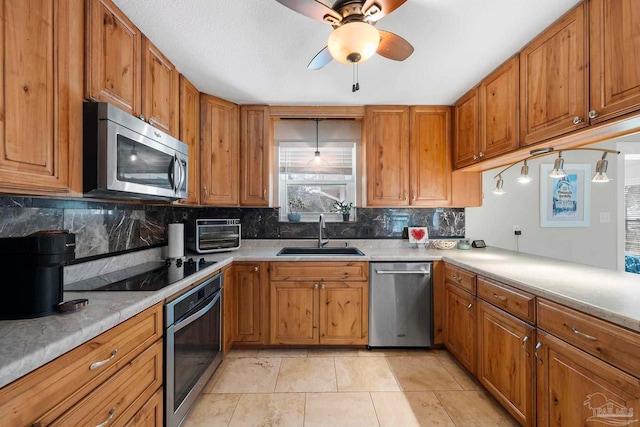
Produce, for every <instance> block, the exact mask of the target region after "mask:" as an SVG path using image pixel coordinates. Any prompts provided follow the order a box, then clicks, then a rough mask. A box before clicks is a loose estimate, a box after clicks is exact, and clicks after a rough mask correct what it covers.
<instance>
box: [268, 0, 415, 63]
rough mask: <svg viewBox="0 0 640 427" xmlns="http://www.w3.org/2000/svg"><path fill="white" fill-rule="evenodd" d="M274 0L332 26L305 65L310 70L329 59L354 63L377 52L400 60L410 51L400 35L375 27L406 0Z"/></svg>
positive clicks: (409, 45) (405, 57)
mask: <svg viewBox="0 0 640 427" xmlns="http://www.w3.org/2000/svg"><path fill="white" fill-rule="evenodd" d="M276 1H277V2H278V3H280V4H282V5H284V6H286V7H288V8H289V9H291V10H293V11H295V12H298V13H300V14H302V15H304V16H308V17H309V18H312V19H315V20H318V21H321V22H325V23H327V24H330V25H331V26H332V27H333V28H334V30H333V32H332V33H331V35H330V36H329V40H328V42H327V46H326V47H325V48H324V49H322V50H321V51H320V52H319V53H318V54H317V55H316V56H315V57H314V58H313V59H312V60H311V62H310V63H309V65H308V66H307V68H309V69H310V70H319V69H320V68H322V67H324V66H325V65H327V64H328V63H329V62H331V60H332V59H335V60H336V61H338V62H340V63H343V64H358V63H360V62H364V61H366V60H367V59H369V58H371V57H372V56H373V54H374V53H377V54H378V55H381V56H384V57H385V58H388V59H393V60H395V61H404V60H405V59H407V58H408V57H409V56H410V55H411V54H412V53H413V46H411V43H409V42H408V41H406V40H405V39H403V38H402V37H400V36H398V35H396V34H393V33H390V32H388V31H383V30H378V29H377V28H375V25H376V23H377V22H378V20H380V18H382V17H384V16H386V15H389V14H390V13H391V12H393V11H394V10H396V9H397V8H399V7H400V6H402V5H403V4H404V3H405V2H406V0H337V1H336V2H335V3H334V4H333V6H332V7H329V6H326V5H325V4H324V3H322V2H320V1H319V0H276Z"/></svg>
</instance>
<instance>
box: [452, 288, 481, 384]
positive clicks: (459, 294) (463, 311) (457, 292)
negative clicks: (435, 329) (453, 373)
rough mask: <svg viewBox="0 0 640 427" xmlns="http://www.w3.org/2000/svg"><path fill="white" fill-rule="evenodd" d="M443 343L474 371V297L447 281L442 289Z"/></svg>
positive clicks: (466, 366)
mask: <svg viewBox="0 0 640 427" xmlns="http://www.w3.org/2000/svg"><path fill="white" fill-rule="evenodd" d="M444 295H445V297H444V345H445V346H446V347H447V349H448V350H449V351H450V352H451V353H452V354H453V355H454V356H455V357H456V359H458V361H460V363H462V365H463V366H464V367H465V368H467V369H468V370H469V372H471V373H472V374H475V373H476V297H475V296H474V295H472V294H470V293H469V292H467V291H464V290H462V289H460V288H459V287H457V286H455V285H452V284H451V283H449V282H446V283H445V289H444Z"/></svg>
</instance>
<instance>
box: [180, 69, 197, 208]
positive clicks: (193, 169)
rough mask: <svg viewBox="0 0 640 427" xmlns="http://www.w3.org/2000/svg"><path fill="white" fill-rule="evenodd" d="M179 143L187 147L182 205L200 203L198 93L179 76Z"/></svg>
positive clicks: (187, 81) (188, 82) (189, 83)
mask: <svg viewBox="0 0 640 427" xmlns="http://www.w3.org/2000/svg"><path fill="white" fill-rule="evenodd" d="M180 141H182V142H184V143H185V144H187V145H188V146H189V165H188V169H189V174H188V175H189V176H188V177H187V190H188V191H187V197H186V198H185V199H182V200H180V201H179V203H182V204H188V205H197V204H199V203H200V92H199V91H198V89H196V87H195V86H194V85H193V84H191V82H190V81H189V80H187V79H186V78H185V77H184V76H180Z"/></svg>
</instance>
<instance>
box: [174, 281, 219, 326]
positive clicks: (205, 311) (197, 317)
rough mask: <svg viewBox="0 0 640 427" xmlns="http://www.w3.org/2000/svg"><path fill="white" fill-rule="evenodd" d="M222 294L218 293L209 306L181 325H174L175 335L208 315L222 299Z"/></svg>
mask: <svg viewBox="0 0 640 427" xmlns="http://www.w3.org/2000/svg"><path fill="white" fill-rule="evenodd" d="M221 294H222V291H221V292H218V293H217V294H216V295H215V296H214V297H213V299H212V300H211V302H210V303H208V304H207V305H205V306H204V307H202V308H201V309H200V310H198V311H196V312H195V313H193V314H192V315H191V316H189V317H187V318H186V319H184V320H183V321H181V322H180V323H177V324H174V333H175V332H178V331H179V330H180V329H182V328H184V327H186V326H189V325H190V324H191V323H193V322H195V321H196V320H198V319H199V318H201V317H202V316H204V315H205V314H207V312H208V311H209V310H211V308H212V307H213V306H214V305H215V303H216V302H217V301H218V300H219V299H220V295H221Z"/></svg>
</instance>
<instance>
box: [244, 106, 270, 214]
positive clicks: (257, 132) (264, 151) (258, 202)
mask: <svg viewBox="0 0 640 427" xmlns="http://www.w3.org/2000/svg"><path fill="white" fill-rule="evenodd" d="M269 129H270V125H269V107H266V106H242V107H241V108H240V133H241V137H240V205H242V206H269V170H270V168H269V166H270V164H269V162H270V158H271V156H270V155H269V154H270V149H269Z"/></svg>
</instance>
